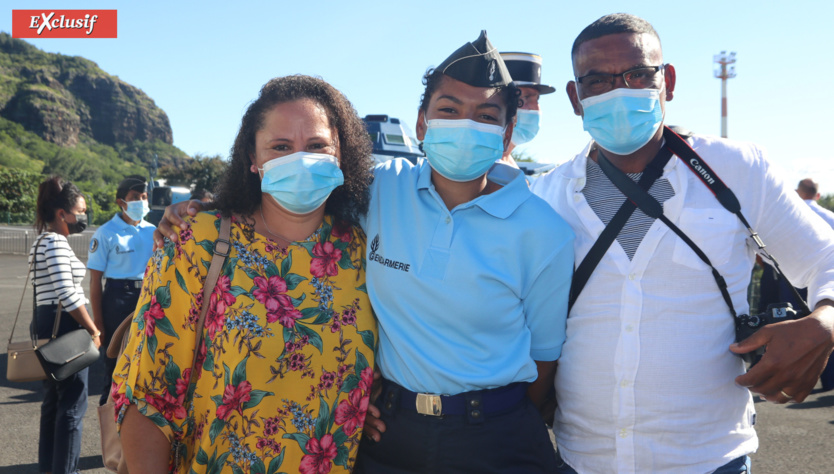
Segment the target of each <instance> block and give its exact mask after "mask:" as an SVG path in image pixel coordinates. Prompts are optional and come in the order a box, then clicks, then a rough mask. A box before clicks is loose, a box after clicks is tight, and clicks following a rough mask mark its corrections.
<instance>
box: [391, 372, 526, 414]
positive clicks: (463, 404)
mask: <svg viewBox="0 0 834 474" xmlns="http://www.w3.org/2000/svg"><path fill="white" fill-rule="evenodd" d="M528 385H529V384H527V383H522V382H517V383H512V384H509V385H505V386H503V387H498V388H492V389H486V390H474V391H471V392H463V393H459V394H457V395H435V394H431V393H416V392H412V391H410V390H408V389H406V388H404V387H402V386H400V385H398V384H396V383H394V382H391V381H389V380H384V381H383V387H384V390H383V394H384V395H383V397H384V399H383V400H382V401H381V403H382V404H383V406H384V407H385V408H387V409H388V410H391V409H392V408H393V407H394V405H397V406H399V407H400V409H404V410H408V411H412V412H414V411H416V412H417V413H419V414H421V415H430V416H443V415H468V416H469V418H474V419H477V418H481V417H482V416H483V415H491V414H494V413H500V412H506V411H508V410H509V409H511V408H512V407H514V406H516V405H517V404H518V403H519V402H521V401H522V400H524V397H526V396H527V387H528ZM397 399H399V400H397Z"/></svg>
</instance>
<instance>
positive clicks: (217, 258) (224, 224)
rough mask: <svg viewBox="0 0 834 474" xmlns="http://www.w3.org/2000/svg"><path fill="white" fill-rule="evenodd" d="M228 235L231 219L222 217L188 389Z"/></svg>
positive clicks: (228, 248)
mask: <svg viewBox="0 0 834 474" xmlns="http://www.w3.org/2000/svg"><path fill="white" fill-rule="evenodd" d="M230 235H231V218H230V217H223V218H222V219H221V220H220V234H219V235H218V236H217V240H215V241H214V255H212V257H211V263H210V264H209V271H208V275H207V276H206V281H205V283H204V284H203V302H202V304H201V308H200V319H198V320H197V328H196V331H197V344H196V345H195V346H194V358H193V359H192V360H191V378H190V380H189V381H188V387H191V385H192V384H193V383H194V381H195V380H196V377H197V355H198V354H199V353H200V344H201V343H202V342H203V325H204V324H205V322H206V313H207V311H208V307H209V306H210V298H211V294H212V292H213V291H214V287H215V286H216V285H217V278H218V277H219V276H220V272H221V271H222V270H223V264H224V263H225V261H226V257H228V256H229V252H230V251H231V248H232V243H231V242H230V241H229V237H230ZM186 405H187V403H186Z"/></svg>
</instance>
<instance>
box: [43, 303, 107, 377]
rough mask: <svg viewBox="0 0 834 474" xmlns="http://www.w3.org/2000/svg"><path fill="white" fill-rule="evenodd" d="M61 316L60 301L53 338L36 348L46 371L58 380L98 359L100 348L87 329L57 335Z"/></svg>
mask: <svg viewBox="0 0 834 474" xmlns="http://www.w3.org/2000/svg"><path fill="white" fill-rule="evenodd" d="M60 317H61V304H60V303H58V314H56V315H55V326H54V329H53V331H52V338H51V339H49V342H47V343H46V344H43V345H42V346H39V347H37V348H36V349H35V355H37V356H38V360H39V361H40V362H41V365H42V366H43V370H44V372H46V374H47V375H48V376H49V377H51V378H52V380H55V381H56V382H60V381H62V380H64V379H67V378H68V377H70V376H72V375H74V374H76V373H78V372H80V371H81V370H83V369H86V368H87V367H89V366H91V365H93V364H94V363H95V361H97V360H98V348H97V347H96V345H95V343H94V342H93V338H92V337H90V333H89V332H87V330H86V329H76V330H75V331H70V332H68V333H66V334H64V335H63V336H60V337H55V334H56V333H57V332H58V323H59V320H60Z"/></svg>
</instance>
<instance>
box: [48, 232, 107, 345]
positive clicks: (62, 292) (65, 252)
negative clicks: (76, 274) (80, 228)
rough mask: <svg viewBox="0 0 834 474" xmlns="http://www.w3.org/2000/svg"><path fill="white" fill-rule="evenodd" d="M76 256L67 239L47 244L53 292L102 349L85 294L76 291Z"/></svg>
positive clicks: (99, 333) (56, 239) (98, 332)
mask: <svg viewBox="0 0 834 474" xmlns="http://www.w3.org/2000/svg"><path fill="white" fill-rule="evenodd" d="M74 256H75V254H74V253H73V251H72V249H71V248H70V246H69V243H68V242H67V241H66V239H65V238H61V239H59V238H55V239H53V240H51V241H47V242H46V249H45V250H44V259H45V263H46V265H47V272H48V275H49V279H50V282H51V283H52V290H53V291H54V292H55V295H56V296H57V297H58V299H59V300H60V301H61V304H62V305H63V307H64V310H65V311H66V312H68V313H69V314H70V316H72V318H73V319H74V320H75V321H76V322H77V323H78V324H80V325H81V327H83V328H84V329H86V330H87V332H89V333H90V336H91V337H92V338H93V341H94V342H95V344H96V347H101V341H100V336H101V332H100V331H99V330H98V328H97V327H96V324H95V323H94V322H93V319H92V318H91V317H90V315H89V314H87V308H86V307H85V306H84V297H83V294H79V293H78V292H77V291H76V289H75V281H74V280H73V274H72V257H74Z"/></svg>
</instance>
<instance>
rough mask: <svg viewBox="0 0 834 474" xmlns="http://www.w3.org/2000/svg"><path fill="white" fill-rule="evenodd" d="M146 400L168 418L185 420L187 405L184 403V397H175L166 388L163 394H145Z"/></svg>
mask: <svg viewBox="0 0 834 474" xmlns="http://www.w3.org/2000/svg"><path fill="white" fill-rule="evenodd" d="M145 401H146V402H148V403H149V404H150V405H151V406H153V407H154V408H156V409H157V411H159V413H161V414H162V416H164V417H165V419H166V420H168V421H171V420H173V419H179V420H183V419H185V417H186V411H185V407H184V406H183V405H182V402H183V397H177V398H174V397H173V396H171V394H170V393H168V390H165V391H164V392H163V393H162V396H161V397H160V396H155V395H145Z"/></svg>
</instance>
